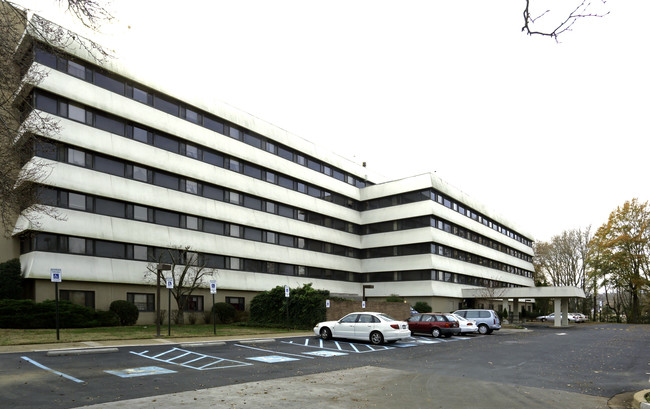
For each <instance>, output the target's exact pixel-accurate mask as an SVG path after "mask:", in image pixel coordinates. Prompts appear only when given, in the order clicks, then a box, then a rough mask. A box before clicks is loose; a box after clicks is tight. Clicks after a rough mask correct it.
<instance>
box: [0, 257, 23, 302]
mask: <svg viewBox="0 0 650 409" xmlns="http://www.w3.org/2000/svg"><path fill="white" fill-rule="evenodd" d="M21 298H23V277H22V274H21V273H20V261H19V260H18V259H17V258H15V259H13V260H9V261H6V262H4V263H0V300H5V299H13V300H19V299H21Z"/></svg>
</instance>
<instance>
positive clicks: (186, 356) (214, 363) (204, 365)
mask: <svg viewBox="0 0 650 409" xmlns="http://www.w3.org/2000/svg"><path fill="white" fill-rule="evenodd" d="M131 353H132V354H134V355H138V356H140V357H143V358H148V359H153V360H155V361H159V362H164V363H167V364H172V365H178V366H182V367H185V368H190V369H196V370H198V371H206V370H214V369H224V368H234V367H239V366H248V365H252V364H251V363H248V362H242V361H235V360H232V359H226V358H220V357H217V356H213V355H207V354H200V353H198V352H192V351H188V350H186V349H181V348H171V349H169V350H166V351H164V352H161V353H157V354H154V353H150V352H149V351H148V350H145V351H142V352H134V351H131Z"/></svg>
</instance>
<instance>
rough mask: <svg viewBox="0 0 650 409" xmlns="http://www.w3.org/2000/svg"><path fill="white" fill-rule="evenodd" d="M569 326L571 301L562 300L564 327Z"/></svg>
mask: <svg viewBox="0 0 650 409" xmlns="http://www.w3.org/2000/svg"><path fill="white" fill-rule="evenodd" d="M568 325H569V299H568V298H562V326H563V327H566V326H568Z"/></svg>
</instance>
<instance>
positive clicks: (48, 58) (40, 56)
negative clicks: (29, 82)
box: [35, 48, 56, 68]
mask: <svg viewBox="0 0 650 409" xmlns="http://www.w3.org/2000/svg"><path fill="white" fill-rule="evenodd" d="M35 51H36V52H35V59H36V61H37V62H40V63H41V64H43V65H46V66H48V67H50V68H56V56H55V55H54V54H51V53H49V52H47V51H45V50H43V49H42V48H36V50H35Z"/></svg>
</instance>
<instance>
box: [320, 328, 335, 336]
mask: <svg viewBox="0 0 650 409" xmlns="http://www.w3.org/2000/svg"><path fill="white" fill-rule="evenodd" d="M320 337H321V338H322V339H330V338H332V331H330V329H329V328H327V327H323V328H321V329H320Z"/></svg>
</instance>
